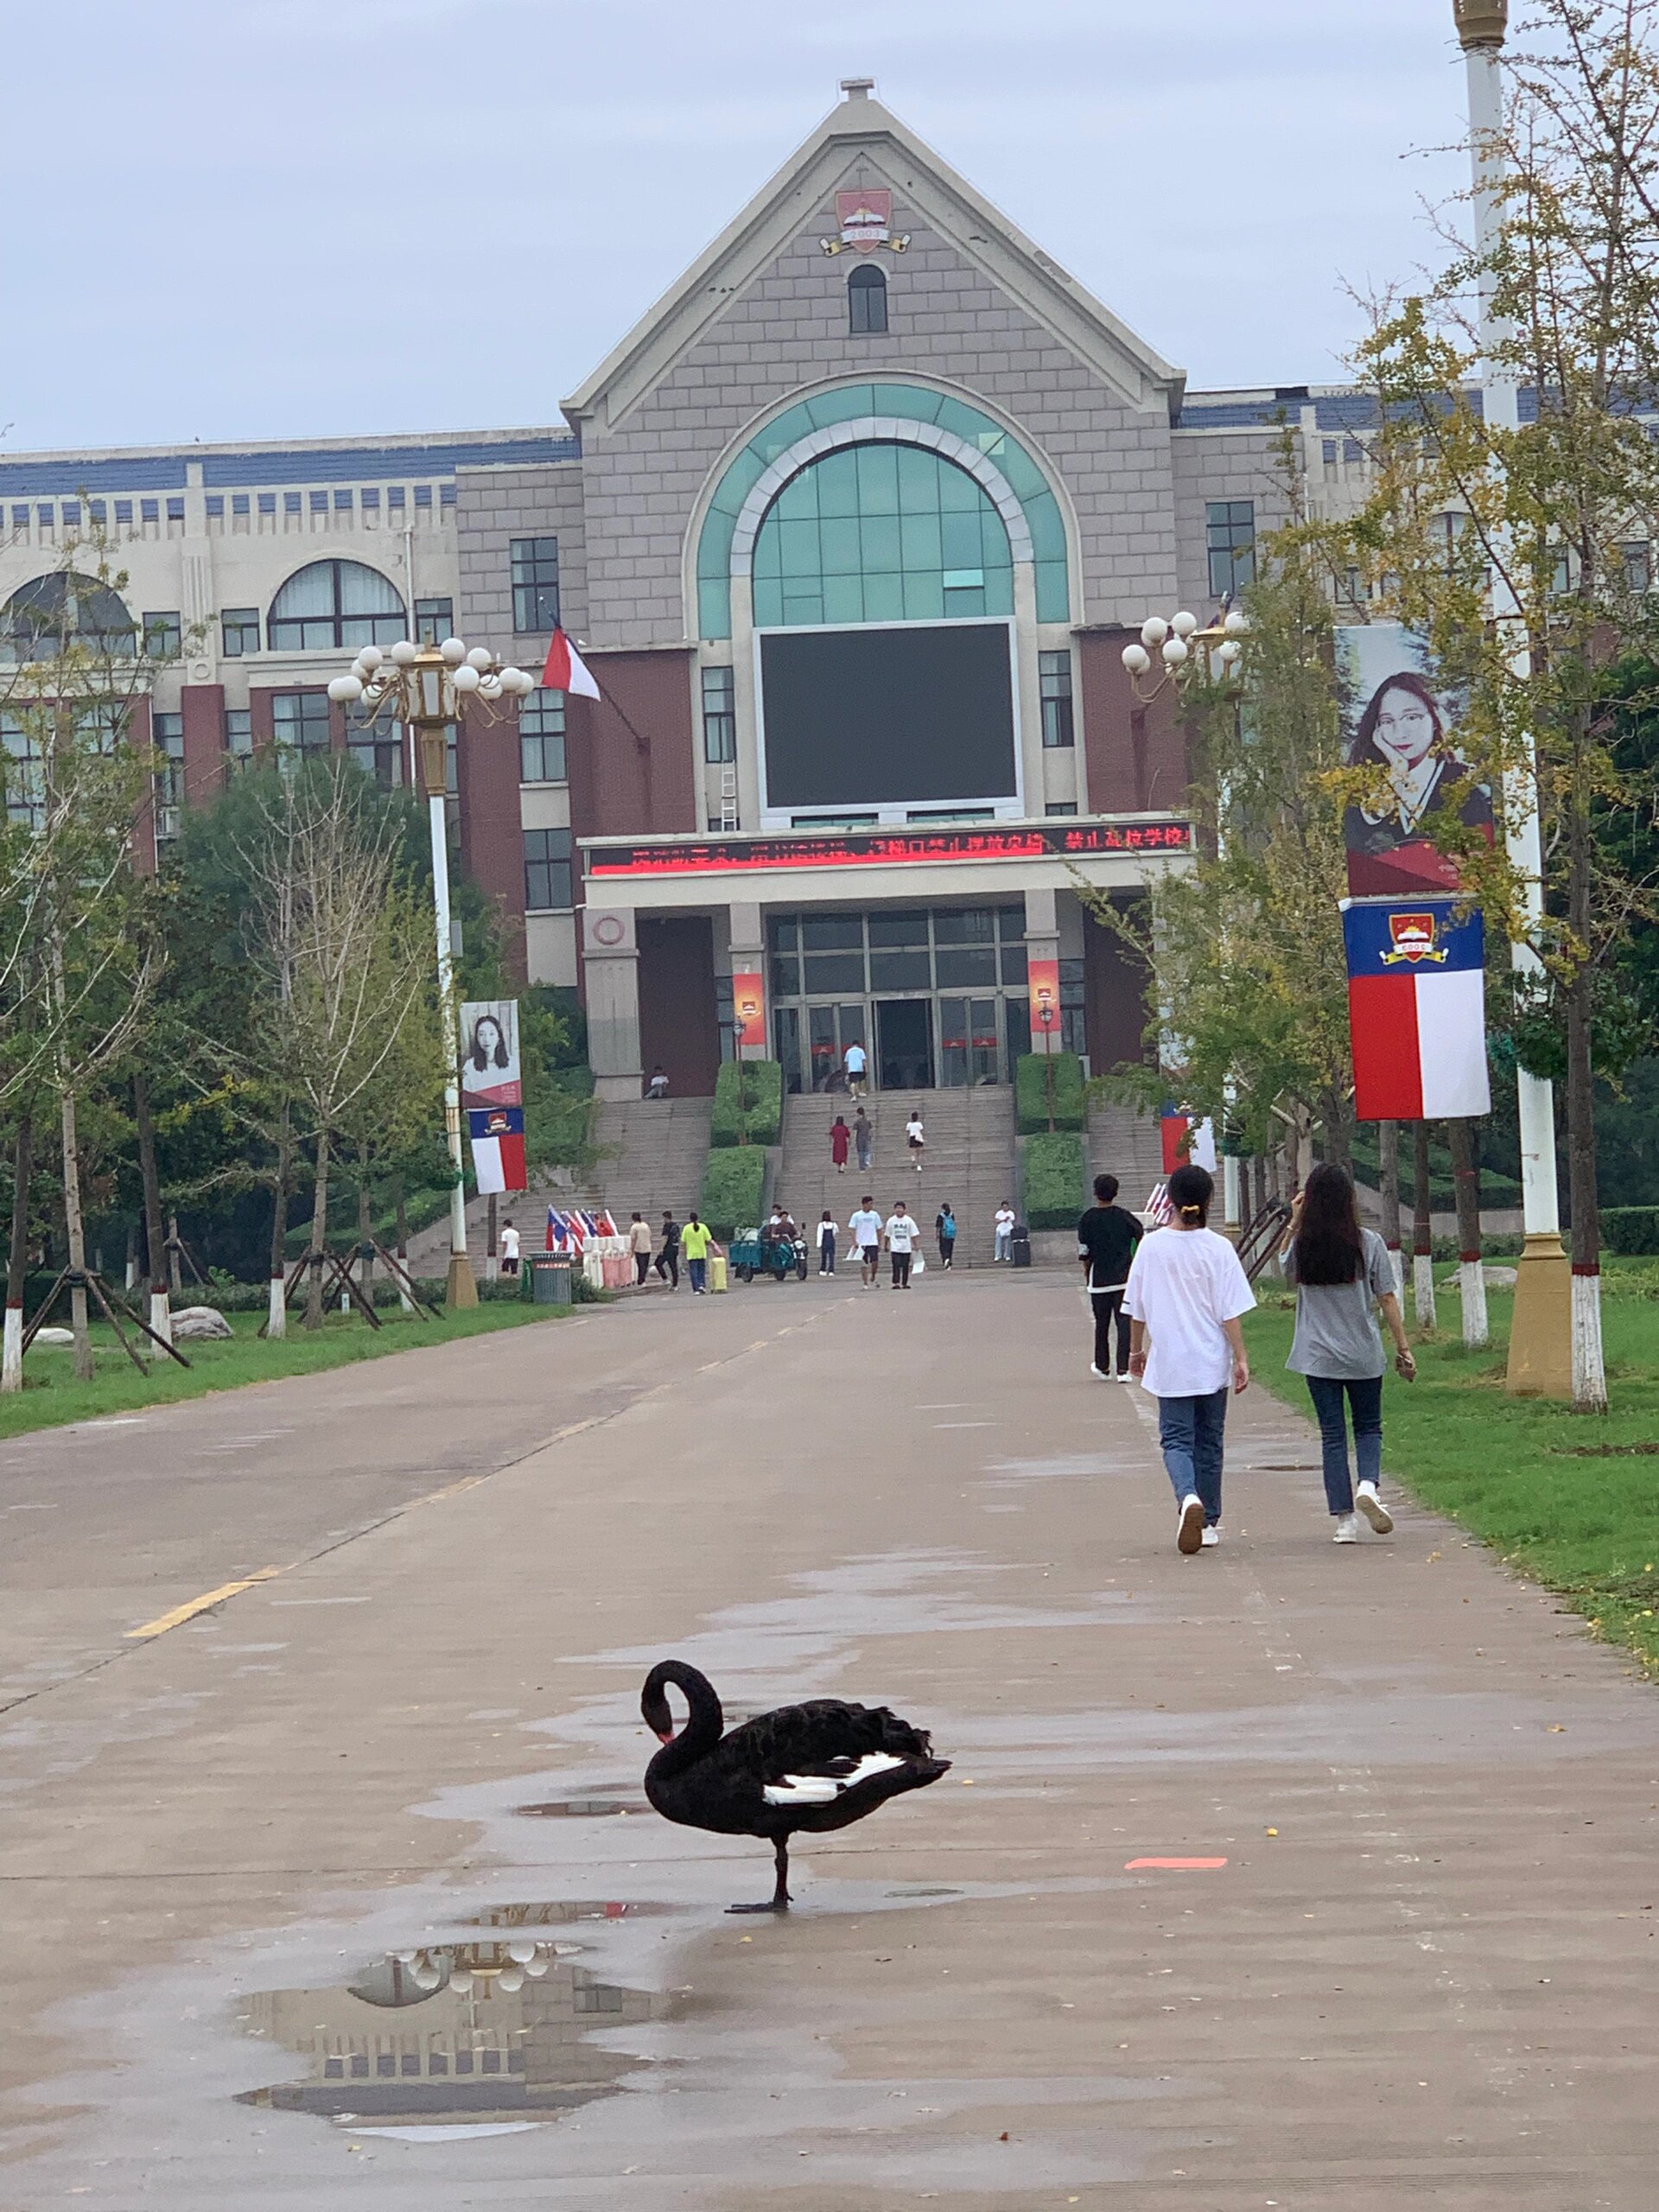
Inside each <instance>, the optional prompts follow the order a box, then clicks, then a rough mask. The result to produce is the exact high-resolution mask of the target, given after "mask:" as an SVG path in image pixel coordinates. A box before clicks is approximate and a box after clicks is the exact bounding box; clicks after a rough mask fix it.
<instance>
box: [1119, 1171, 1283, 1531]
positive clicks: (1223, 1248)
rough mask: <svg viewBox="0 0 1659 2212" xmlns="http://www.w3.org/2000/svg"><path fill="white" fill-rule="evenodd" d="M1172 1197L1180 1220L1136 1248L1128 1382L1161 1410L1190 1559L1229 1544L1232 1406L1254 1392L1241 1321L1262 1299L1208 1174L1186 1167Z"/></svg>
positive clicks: (1128, 1294)
mask: <svg viewBox="0 0 1659 2212" xmlns="http://www.w3.org/2000/svg"><path fill="white" fill-rule="evenodd" d="M1166 1187H1167V1189H1168V1192H1169V1203H1170V1206H1171V1209H1172V1212H1173V1219H1172V1220H1171V1223H1170V1225H1169V1227H1168V1228H1167V1229H1160V1230H1157V1231H1156V1232H1155V1233H1154V1235H1152V1236H1143V1237H1142V1238H1141V1242H1140V1243H1139V1244H1138V1245H1137V1246H1136V1247H1135V1258H1134V1260H1133V1262H1131V1263H1130V1267H1129V1279H1128V1283H1127V1284H1126V1285H1125V1287H1124V1291H1123V1307H1122V1310H1123V1312H1124V1313H1127V1314H1128V1316H1129V1317H1130V1325H1129V1373H1130V1374H1131V1375H1132V1376H1134V1377H1135V1380H1136V1381H1137V1382H1139V1383H1144V1384H1145V1386H1146V1388H1147V1389H1148V1390H1150V1391H1151V1393H1152V1395H1154V1397H1155V1398H1156V1399H1157V1401H1158V1441H1159V1443H1160V1445H1161V1446H1162V1447H1163V1453H1164V1467H1165V1470H1166V1472H1167V1474H1168V1476H1169V1479H1170V1484H1171V1486H1172V1487H1173V1490H1174V1492H1175V1498H1176V1503H1177V1505H1178V1507H1179V1517H1178V1519H1177V1522H1176V1529H1175V1548H1176V1549H1177V1550H1178V1551H1179V1552H1184V1553H1187V1554H1192V1553H1193V1552H1196V1551H1199V1550H1209V1549H1210V1548H1211V1547H1213V1546H1214V1545H1216V1544H1218V1543H1219V1542H1220V1541H1221V1467H1222V1446H1223V1442H1224V1437H1225V1434H1226V1429H1227V1401H1228V1399H1229V1397H1230V1396H1231V1395H1233V1394H1234V1393H1235V1392H1236V1391H1240V1390H1247V1389H1249V1385H1250V1365H1249V1360H1248V1359H1247V1358H1246V1357H1245V1356H1244V1332H1243V1330H1242V1329H1241V1328H1240V1326H1239V1319H1240V1317H1241V1315H1243V1314H1245V1313H1249V1310H1250V1308H1251V1307H1252V1306H1254V1305H1255V1294H1254V1293H1253V1292H1252V1290H1251V1288H1250V1286H1249V1282H1248V1281H1246V1280H1245V1275H1244V1270H1243V1268H1242V1267H1240V1265H1239V1263H1238V1254H1237V1253H1236V1251H1235V1250H1234V1249H1233V1248H1232V1246H1231V1245H1230V1243H1228V1241H1227V1239H1226V1238H1225V1237H1224V1236H1217V1234H1216V1232H1215V1230H1212V1229H1211V1227H1210V1226H1209V1220H1210V1201H1211V1198H1213V1197H1214V1196H1215V1190H1216V1186H1215V1184H1214V1182H1213V1181H1212V1180H1211V1177H1210V1175H1209V1173H1207V1172H1206V1170H1205V1169H1204V1168H1202V1167H1195V1166H1192V1165H1191V1163H1189V1164H1188V1165H1187V1166H1184V1167H1178V1168H1177V1169H1176V1170H1175V1172H1174V1173H1173V1175H1172V1176H1171V1177H1170V1179H1169V1182H1168V1185H1167V1186H1166Z"/></svg>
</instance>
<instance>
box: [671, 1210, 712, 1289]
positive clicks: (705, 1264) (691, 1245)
mask: <svg viewBox="0 0 1659 2212" xmlns="http://www.w3.org/2000/svg"><path fill="white" fill-rule="evenodd" d="M680 1249H681V1251H682V1252H683V1253H684V1255H685V1271H686V1273H687V1274H689V1275H690V1278H691V1294H692V1296H693V1297H694V1298H702V1297H706V1296H707V1294H708V1290H709V1282H708V1276H709V1253H710V1252H712V1251H714V1250H715V1249H717V1247H716V1246H715V1232H714V1230H712V1229H710V1228H709V1224H708V1223H707V1222H706V1221H699V1220H698V1219H697V1215H696V1207H695V1206H694V1207H693V1208H692V1210H691V1211H690V1213H689V1214H687V1216H686V1217H685V1227H684V1228H683V1230H681V1231H680Z"/></svg>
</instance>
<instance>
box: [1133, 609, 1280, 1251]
mask: <svg viewBox="0 0 1659 2212" xmlns="http://www.w3.org/2000/svg"><path fill="white" fill-rule="evenodd" d="M1249 628H1250V619H1249V615H1248V614H1246V613H1245V612H1244V610H1243V607H1228V608H1226V609H1225V611H1224V613H1222V615H1221V616H1220V618H1219V619H1218V620H1217V621H1214V622H1211V623H1210V624H1208V625H1207V626H1206V625H1205V624H1202V623H1200V622H1199V620H1198V616H1197V615H1196V614H1189V613H1186V612H1185V609H1183V610H1182V612H1181V613H1179V614H1174V615H1172V616H1171V617H1170V619H1169V620H1168V621H1167V622H1166V621H1165V620H1164V618H1163V616H1162V615H1161V614H1149V615H1148V616H1147V619H1146V620H1145V621H1144V622H1143V623H1142V624H1141V642H1140V644H1139V645H1125V646H1124V648H1123V665H1124V667H1125V668H1126V669H1128V671H1129V682H1130V683H1131V685H1132V687H1133V689H1134V691H1135V697H1136V698H1137V699H1139V700H1141V702H1142V703H1143V704H1149V703H1150V702H1152V701H1153V700H1154V699H1155V698H1157V697H1158V696H1159V695H1160V693H1161V692H1164V691H1166V690H1168V689H1169V687H1170V685H1171V684H1172V683H1173V684H1174V685H1175V686H1176V688H1177V689H1178V690H1179V689H1180V688H1181V687H1182V686H1184V685H1185V684H1186V683H1190V682H1191V681H1192V677H1193V676H1194V675H1195V674H1197V673H1198V671H1205V672H1206V673H1208V674H1210V675H1211V676H1212V677H1214V676H1223V677H1225V676H1230V675H1231V674H1232V672H1233V671H1234V670H1235V669H1236V667H1237V666H1238V664H1239V662H1240V660H1241V659H1242V658H1243V653H1244V639H1246V637H1248V636H1249ZM1195 646H1196V647H1197V648H1198V652H1199V653H1200V654H1201V655H1202V656H1203V658H1194V653H1193V648H1194V647H1195ZM1154 653H1156V654H1157V656H1158V673H1157V675H1156V677H1155V678H1154V680H1153V681H1152V682H1151V683H1148V682H1147V677H1151V676H1152V674H1153V666H1154V664H1153V655H1154ZM1206 664H1207V666H1206ZM1230 1098H1231V1090H1230V1088H1229V1100H1230ZM1226 1141H1227V1136H1226V1132H1225V1130H1224V1132H1223V1142H1224V1143H1225V1142H1226ZM1221 1192H1222V1211H1223V1212H1224V1215H1225V1217H1226V1220H1225V1228H1226V1232H1227V1234H1228V1236H1230V1237H1232V1238H1233V1239H1234V1241H1235V1242H1236V1241H1237V1238H1238V1236H1239V1233H1240V1231H1241V1230H1242V1228H1243V1200H1242V1197H1241V1193H1240V1189H1239V1165H1238V1155H1237V1154H1236V1152H1230V1151H1224V1152H1223V1154H1222V1160H1221Z"/></svg>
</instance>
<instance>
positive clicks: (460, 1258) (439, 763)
mask: <svg viewBox="0 0 1659 2212" xmlns="http://www.w3.org/2000/svg"><path fill="white" fill-rule="evenodd" d="M535 689H536V679H535V677H533V676H529V675H526V674H525V672H524V670H523V669H521V668H512V667H504V666H503V665H502V664H501V663H500V662H499V660H498V659H497V658H496V657H495V655H494V654H493V653H492V652H486V650H485V648H484V647H483V646H482V645H474V646H473V647H472V648H471V650H470V651H469V650H468V649H467V645H465V643H464V642H463V641H462V640H461V639H460V638H446V639H444V641H443V643H442V645H416V644H414V643H413V642H412V641H411V640H410V639H407V638H404V639H400V641H399V642H398V643H397V645H393V646H392V648H391V651H390V652H385V653H383V652H381V650H380V648H379V646H378V645H365V646H364V647H363V649H362V651H361V652H359V654H358V656H357V658H356V659H355V660H354V661H353V663H352V665H351V671H350V673H349V674H347V675H345V676H337V677H334V681H333V682H332V683H330V684H329V686H328V696H329V697H330V698H331V699H332V700H334V702H335V703H336V705H339V706H344V707H351V706H356V705H358V704H359V702H360V703H362V704H364V705H365V706H366V707H367V709H368V710H369V716H370V719H371V720H373V719H374V717H375V716H376V715H378V714H380V713H381V712H382V711H388V712H389V713H390V714H391V717H392V718H393V719H394V720H396V721H401V722H404V723H406V724H408V726H409V727H410V728H411V729H413V730H414V731H415V732H416V737H417V740H418V743H417V747H416V751H417V755H418V758H419V761H420V774H421V785H422V787H423V790H424V791H425V792H426V806H427V820H428V823H429V828H430V829H431V833H432V906H433V911H434V915H435V920H436V924H437V940H438V1004H439V1007H440V1009H441V1017H442V1024H443V1045H444V1081H443V1125H444V1134H445V1135H446V1137H447V1138H448V1144H449V1164H450V1166H451V1167H452V1168H453V1170H454V1188H453V1190H452V1191H451V1192H450V1194H449V1274H448V1287H447V1290H446V1294H445V1296H446V1301H447V1303H448V1307H449V1310H450V1311H451V1312H452V1313H453V1312H454V1310H455V1308H456V1307H457V1306H476V1305H477V1303H478V1284H477V1282H476V1281H475V1280H474V1275H473V1266H472V1262H471V1261H470V1260H469V1259H468V1257H467V1191H466V1185H465V1184H464V1183H463V1181H462V1179H461V1168H462V1154H461V1082H460V1059H461V1045H460V1036H459V1032H458V1030H457V1027H456V1021H455V975H454V942H453V938H452V936H451V931H450V922H449V827H448V822H447V820H446V819H445V804H446V801H447V798H448V784H449V778H448V751H449V729H450V727H451V725H452V724H458V723H459V722H460V721H461V711H462V709H463V707H464V706H466V705H467V703H468V702H472V701H481V702H483V704H484V707H485V709H486V711H488V710H490V709H493V707H494V706H495V705H496V704H497V703H498V702H500V701H501V700H504V699H521V698H523V697H524V696H526V695H527V694H528V693H530V692H531V691H533V690H535Z"/></svg>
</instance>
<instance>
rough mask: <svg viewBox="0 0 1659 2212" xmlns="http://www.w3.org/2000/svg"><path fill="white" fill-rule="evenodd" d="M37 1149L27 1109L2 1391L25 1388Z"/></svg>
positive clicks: (16, 1168) (16, 1165) (16, 1176)
mask: <svg viewBox="0 0 1659 2212" xmlns="http://www.w3.org/2000/svg"><path fill="white" fill-rule="evenodd" d="M34 1148H35V1124H34V1122H33V1120H32V1119H31V1117H30V1116H29V1110H28V1109H27V1108H25V1109H24V1111H23V1116H22V1120H21V1121H20V1122H18V1124H17V1139H16V1144H15V1146H14V1147H13V1149H12V1155H11V1173H12V1184H11V1246H10V1251H9V1252H8V1254H7V1256H6V1321H5V1349H4V1355H3V1358H0V1391H7V1390H21V1389H22V1387H23V1281H24V1278H25V1277H26V1276H27V1274H28V1273H29V1170H30V1167H31V1166H32V1165H33V1160H32V1154H33V1153H34Z"/></svg>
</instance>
